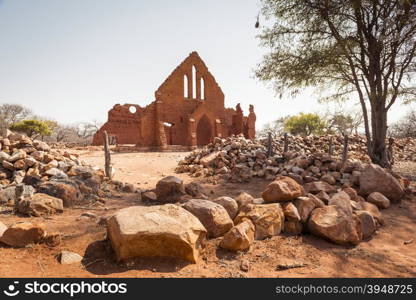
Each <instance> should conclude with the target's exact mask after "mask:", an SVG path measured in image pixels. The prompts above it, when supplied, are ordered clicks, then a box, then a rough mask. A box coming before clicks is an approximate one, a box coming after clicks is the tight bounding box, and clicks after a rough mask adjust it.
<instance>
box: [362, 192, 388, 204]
mask: <svg viewBox="0 0 416 300" xmlns="http://www.w3.org/2000/svg"><path fill="white" fill-rule="evenodd" d="M367 201H368V202H370V203H373V204H374V205H375V206H377V207H378V208H388V207H389V206H390V200H389V199H388V198H387V197H386V196H384V195H383V194H381V193H379V192H373V193H371V194H370V195H368V197H367Z"/></svg>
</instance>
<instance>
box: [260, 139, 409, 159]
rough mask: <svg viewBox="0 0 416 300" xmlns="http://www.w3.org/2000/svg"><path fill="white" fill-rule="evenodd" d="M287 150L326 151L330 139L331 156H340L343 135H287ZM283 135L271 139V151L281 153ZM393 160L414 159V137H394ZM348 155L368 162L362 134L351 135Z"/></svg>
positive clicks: (303, 152) (309, 152)
mask: <svg viewBox="0 0 416 300" xmlns="http://www.w3.org/2000/svg"><path fill="white" fill-rule="evenodd" d="M287 139H288V152H296V153H301V154H315V153H328V151H329V145H330V143H331V142H330V141H331V140H332V149H333V156H334V157H336V158H341V156H342V151H343V142H344V141H343V137H342V136H340V135H331V134H327V135H322V136H317V135H310V136H292V135H288V136H287ZM284 140H285V139H284V136H283V135H282V136H279V137H276V138H274V139H273V141H272V146H273V153H283V150H284V143H285V142H284ZM260 142H261V143H262V145H264V146H267V144H268V141H267V139H261V141H260ZM393 154H394V160H395V161H416V139H414V138H402V139H395V141H394V146H393ZM348 156H349V157H350V158H354V159H359V160H361V161H366V162H369V161H370V159H369V157H368V155H367V146H366V138H365V136H363V135H351V136H349V141H348Z"/></svg>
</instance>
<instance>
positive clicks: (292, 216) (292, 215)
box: [282, 202, 301, 221]
mask: <svg viewBox="0 0 416 300" xmlns="http://www.w3.org/2000/svg"><path fill="white" fill-rule="evenodd" d="M282 208H283V213H284V214H285V219H286V220H290V221H300V220H301V218H300V215H299V212H298V209H297V208H296V206H295V205H294V204H293V203H292V202H288V203H283V204H282Z"/></svg>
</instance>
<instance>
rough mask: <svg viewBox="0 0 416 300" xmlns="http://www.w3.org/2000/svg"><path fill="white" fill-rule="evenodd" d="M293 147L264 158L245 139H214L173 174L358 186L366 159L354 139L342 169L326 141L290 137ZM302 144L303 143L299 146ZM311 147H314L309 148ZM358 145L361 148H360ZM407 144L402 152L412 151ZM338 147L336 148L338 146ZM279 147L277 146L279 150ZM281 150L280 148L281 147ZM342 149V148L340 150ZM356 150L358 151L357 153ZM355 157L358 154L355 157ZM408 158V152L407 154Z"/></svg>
mask: <svg viewBox="0 0 416 300" xmlns="http://www.w3.org/2000/svg"><path fill="white" fill-rule="evenodd" d="M291 138H293V139H296V140H297V142H296V143H293V146H292V149H289V150H291V151H289V152H286V153H282V152H281V149H280V148H278V151H277V152H275V154H273V155H272V156H270V157H268V156H267V150H266V147H265V146H264V145H262V144H261V143H260V142H257V141H251V140H247V139H245V138H244V137H241V136H237V137H230V138H227V139H220V138H215V140H214V142H213V143H211V144H209V145H208V146H206V147H204V148H202V149H197V150H195V151H193V152H191V153H190V154H189V155H188V156H187V157H185V158H184V159H183V160H182V161H180V162H179V164H178V166H177V168H176V172H177V173H184V172H188V173H190V175H191V176H193V177H200V176H207V177H209V176H212V177H215V178H222V179H226V180H230V181H231V182H247V181H249V180H250V179H251V178H253V177H261V178H265V179H267V180H273V179H274V178H275V177H276V176H277V175H284V176H289V177H291V178H293V179H295V180H296V181H297V182H299V183H300V184H303V183H308V182H314V181H318V180H320V181H324V182H326V183H328V184H330V185H333V184H341V185H346V186H348V185H354V184H356V183H357V180H358V178H359V175H360V172H361V170H362V166H363V162H368V160H367V159H366V154H364V153H365V150H363V149H362V148H363V147H364V148H365V144H363V145H360V143H361V142H359V141H361V140H360V139H359V138H358V137H357V136H356V137H355V138H356V140H357V142H356V143H352V144H350V146H349V148H350V149H351V151H350V152H348V153H349V154H348V157H349V158H348V160H347V162H346V164H345V165H344V166H343V165H342V164H341V162H340V161H339V157H338V156H339V151H342V149H341V150H336V149H338V148H339V147H338V148H337V147H336V144H335V143H334V155H332V156H329V155H328V154H327V153H326V151H322V149H324V146H323V144H324V141H325V139H326V138H328V137H320V139H319V140H318V141H321V142H322V144H319V143H318V142H315V143H312V142H308V141H313V140H314V138H317V137H313V136H310V137H291ZM300 141H303V142H300ZM311 145H313V147H312V146H311ZM359 145H360V146H359ZM414 145H415V144H414V143H412V142H411V141H409V143H408V145H407V146H406V147H404V146H403V149H408V147H410V148H415V146H414ZM338 146H339V145H338ZM279 147H280V146H279ZM282 147H283V146H282ZM341 148H342V147H341ZM357 149H361V150H359V151H357ZM405 152H406V151H403V152H400V151H396V154H397V156H398V157H402V158H403V157H407V158H409V156H405V155H404V154H405ZM357 153H361V154H360V155H358V154H357ZM408 154H409V155H410V152H409V153H408ZM415 159H416V156H415Z"/></svg>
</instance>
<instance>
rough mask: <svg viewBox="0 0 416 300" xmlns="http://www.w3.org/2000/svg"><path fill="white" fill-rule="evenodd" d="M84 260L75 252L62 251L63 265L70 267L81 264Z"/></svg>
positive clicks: (61, 261) (61, 260) (61, 259)
mask: <svg viewBox="0 0 416 300" xmlns="http://www.w3.org/2000/svg"><path fill="white" fill-rule="evenodd" d="M82 260H83V257H82V256H81V255H79V254H78V253H75V252H70V251H65V250H63V251H61V254H60V263H61V264H62V265H70V264H76V263H80V262H81V261H82Z"/></svg>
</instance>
